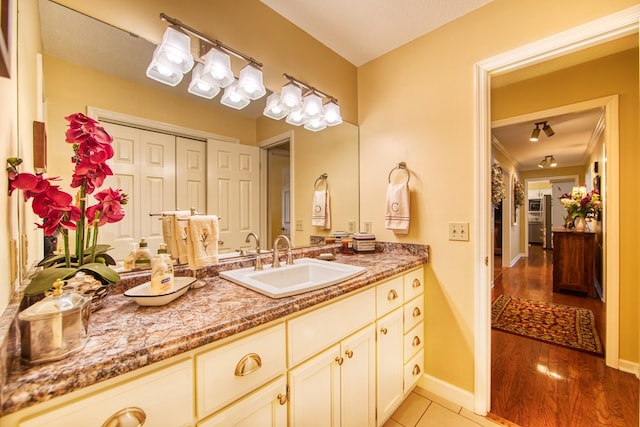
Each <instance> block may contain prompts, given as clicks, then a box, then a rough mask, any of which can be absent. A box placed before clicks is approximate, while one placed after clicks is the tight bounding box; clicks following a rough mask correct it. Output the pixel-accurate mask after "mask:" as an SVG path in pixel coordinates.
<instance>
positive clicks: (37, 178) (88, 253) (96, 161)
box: [7, 113, 127, 296]
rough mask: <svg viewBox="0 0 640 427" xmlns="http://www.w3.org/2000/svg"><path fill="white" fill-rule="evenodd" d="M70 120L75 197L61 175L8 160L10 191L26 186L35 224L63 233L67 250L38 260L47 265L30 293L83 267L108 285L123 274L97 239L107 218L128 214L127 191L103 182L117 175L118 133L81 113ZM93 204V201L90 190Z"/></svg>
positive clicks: (33, 280) (110, 220)
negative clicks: (72, 234) (48, 175)
mask: <svg viewBox="0 0 640 427" xmlns="http://www.w3.org/2000/svg"><path fill="white" fill-rule="evenodd" d="M65 119H66V120H67V121H68V122H69V128H68V130H67V132H66V139H65V141H66V142H67V143H69V144H72V147H73V157H72V158H71V160H72V163H73V164H74V171H73V176H72V180H71V184H70V186H71V188H77V189H78V193H77V196H76V198H75V201H74V198H73V197H72V196H71V195H70V194H69V193H67V192H65V191H63V190H61V189H60V187H59V186H58V185H54V184H53V183H54V182H55V181H57V180H58V178H45V177H44V176H43V175H42V174H39V175H34V174H31V173H28V172H22V173H21V172H18V166H19V165H20V164H21V163H22V160H21V159H19V158H16V157H13V158H9V159H7V172H8V176H9V195H11V194H12V193H13V191H14V190H22V192H23V194H24V199H25V201H28V200H31V208H32V210H33V212H34V213H35V214H36V215H37V216H38V217H39V218H40V219H42V223H40V224H36V225H37V226H38V228H41V229H42V230H43V232H44V235H45V236H53V235H55V234H56V233H59V235H61V236H62V240H63V245H62V247H63V252H64V253H63V254H58V255H55V254H54V255H52V256H49V257H46V258H45V259H43V260H42V261H40V263H39V264H38V266H39V267H42V269H41V270H39V271H36V272H35V273H34V274H33V275H32V276H31V277H30V282H29V283H28V285H27V286H26V288H25V291H24V292H25V295H27V296H33V295H38V294H41V293H43V292H45V291H47V290H49V289H50V288H51V287H52V286H53V283H54V282H55V281H56V279H63V280H66V279H70V278H73V277H74V276H76V274H78V273H80V272H82V273H85V274H88V275H91V276H93V277H94V278H95V279H97V280H99V281H100V282H101V283H102V284H103V285H108V284H111V283H115V282H117V281H118V280H120V276H119V275H118V273H116V272H115V271H114V270H113V269H112V268H110V267H109V265H115V261H114V260H113V258H111V256H109V255H108V254H107V253H106V252H107V250H108V249H110V247H109V246H108V245H99V244H98V229H99V227H100V226H102V225H104V224H106V223H114V222H118V221H120V220H122V218H124V210H123V205H125V204H126V203H127V195H126V194H125V193H123V192H122V190H116V189H113V188H107V189H105V190H101V191H97V192H96V190H97V189H98V188H99V187H101V186H102V184H103V183H104V180H105V178H106V177H107V176H109V175H113V172H112V171H111V168H109V166H108V165H107V160H109V159H110V158H112V157H113V154H114V152H113V147H112V146H111V143H112V141H113V137H112V136H111V135H109V133H107V131H105V129H104V128H103V127H102V126H100V125H99V123H98V122H97V121H96V120H94V119H92V118H90V117H87V116H85V115H84V114H82V113H75V114H72V115H70V116H67V117H65ZM91 194H92V195H93V198H94V199H95V201H96V202H95V203H94V204H89V203H88V200H87V196H88V195H91ZM70 230H73V231H75V245H74V247H75V251H74V252H73V253H71V250H70V242H69V231H70Z"/></svg>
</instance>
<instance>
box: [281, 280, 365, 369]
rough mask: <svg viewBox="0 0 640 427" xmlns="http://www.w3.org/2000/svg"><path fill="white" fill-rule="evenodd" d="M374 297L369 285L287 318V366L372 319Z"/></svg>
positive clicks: (330, 343) (336, 340)
mask: <svg viewBox="0 0 640 427" xmlns="http://www.w3.org/2000/svg"><path fill="white" fill-rule="evenodd" d="M375 298H376V297H375V289H373V288H371V289H368V290H366V291H364V292H361V293H359V294H356V295H354V296H351V297H348V298H345V299H343V300H342V301H338V302H335V303H333V304H330V305H327V306H324V307H322V308H319V309H317V310H314V311H312V312H310V313H307V314H303V315H302V316H300V317H296V318H294V319H291V320H289V321H288V322H287V326H288V328H289V329H288V335H287V339H288V344H289V345H288V348H289V366H290V367H291V366H295V365H297V364H298V363H300V362H302V361H303V360H305V359H307V358H309V357H310V356H313V355H314V354H316V353H319V352H320V351H322V350H324V349H325V348H327V347H328V346H330V345H332V344H335V343H336V342H338V341H340V340H341V339H343V338H344V337H346V336H347V335H349V334H351V333H353V332H355V331H357V330H358V329H360V328H362V327H363V326H366V325H367V324H369V323H372V322H373V321H375V318H376V313H375Z"/></svg>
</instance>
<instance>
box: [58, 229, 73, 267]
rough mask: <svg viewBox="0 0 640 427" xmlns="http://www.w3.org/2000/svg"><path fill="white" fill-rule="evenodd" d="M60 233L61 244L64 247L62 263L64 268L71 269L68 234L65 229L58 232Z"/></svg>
mask: <svg viewBox="0 0 640 427" xmlns="http://www.w3.org/2000/svg"><path fill="white" fill-rule="evenodd" d="M60 232H61V233H62V244H63V245H64V262H65V267H67V268H69V267H71V257H70V256H69V232H68V231H67V229H66V228H62V229H61V230H60Z"/></svg>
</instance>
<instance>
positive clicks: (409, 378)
mask: <svg viewBox="0 0 640 427" xmlns="http://www.w3.org/2000/svg"><path fill="white" fill-rule="evenodd" d="M423 373H424V350H420V353H418V354H416V355H415V356H414V357H413V359H411V360H410V361H409V363H407V364H406V365H404V394H405V395H406V394H407V393H408V392H409V391H411V389H413V386H415V385H416V383H417V382H418V380H419V379H420V377H421V376H422V374H423Z"/></svg>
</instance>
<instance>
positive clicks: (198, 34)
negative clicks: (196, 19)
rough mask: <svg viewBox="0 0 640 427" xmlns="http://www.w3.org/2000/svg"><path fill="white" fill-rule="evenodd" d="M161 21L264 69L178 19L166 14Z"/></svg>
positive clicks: (238, 52)
mask: <svg viewBox="0 0 640 427" xmlns="http://www.w3.org/2000/svg"><path fill="white" fill-rule="evenodd" d="M160 19H162V20H163V21H166V22H168V23H169V24H171V25H174V26H176V27H178V28H180V29H182V30H185V31H188V32H189V33H191V34H192V35H193V36H195V37H197V38H199V39H200V40H202V41H205V42H207V43H209V44H212V45H214V46H216V47H218V48H221V49H224V50H225V51H227V52H229V53H231V54H233V55H235V56H237V57H238V58H242V59H244V60H245V61H247V62H249V63H251V64H253V65H255V66H257V67H259V68H262V62H259V61H257V60H256V59H254V58H252V57H250V56H248V55H245V54H244V53H242V52H240V51H238V50H236V49H234V48H232V47H231V46H227V45H226V44H224V43H222V42H221V41H220V40H216V39H213V38H211V37H209V36H207V35H206V34H203V33H201V32H200V31H198V30H196V29H195V28H192V27H190V26H188V25H186V24H184V23H182V22H181V21H179V20H178V19H175V18H172V17H170V16H168V15H167V14H165V13H160Z"/></svg>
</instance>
